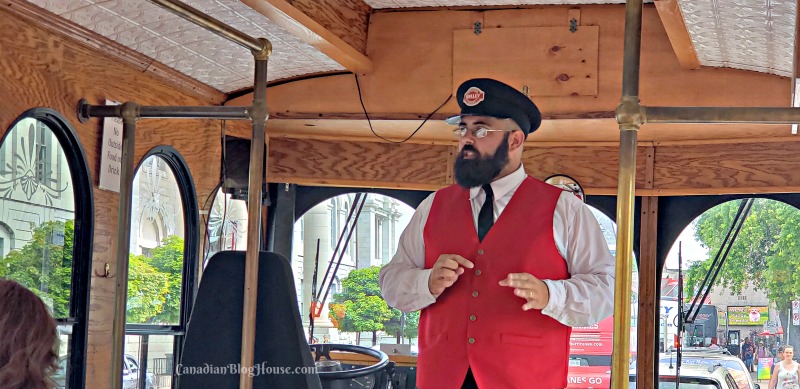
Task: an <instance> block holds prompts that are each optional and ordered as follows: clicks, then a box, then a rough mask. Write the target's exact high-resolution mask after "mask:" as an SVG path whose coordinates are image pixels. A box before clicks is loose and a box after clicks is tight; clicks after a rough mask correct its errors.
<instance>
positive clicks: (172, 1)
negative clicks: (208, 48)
mask: <svg viewBox="0 0 800 389" xmlns="http://www.w3.org/2000/svg"><path fill="white" fill-rule="evenodd" d="M150 1H152V2H153V3H155V4H158V5H160V6H161V7H163V8H165V9H167V10H169V11H172V12H174V13H175V14H177V15H178V16H180V17H182V18H184V19H186V20H188V21H190V22H192V23H194V24H197V25H198V26H200V27H203V28H205V29H206V30H209V31H211V32H213V33H216V34H217V35H219V36H221V37H223V38H225V39H228V40H230V41H233V42H235V43H238V44H240V45H242V46H244V47H245V48H247V49H250V50H251V51H254V52H256V51H262V50H265V49H266V48H265V46H263V44H264V41H262V40H261V39H258V38H253V37H251V36H250V35H247V34H245V33H243V32H241V31H239V30H237V29H235V28H233V27H231V26H229V25H227V24H225V23H222V22H221V21H219V20H217V19H214V18H212V17H211V16H208V15H206V14H204V13H202V12H200V10H198V9H196V8H193V7H191V6H189V5H187V4H184V3H181V2H180V1H177V0H150ZM260 45H262V46H260ZM270 50H271V49H270Z"/></svg>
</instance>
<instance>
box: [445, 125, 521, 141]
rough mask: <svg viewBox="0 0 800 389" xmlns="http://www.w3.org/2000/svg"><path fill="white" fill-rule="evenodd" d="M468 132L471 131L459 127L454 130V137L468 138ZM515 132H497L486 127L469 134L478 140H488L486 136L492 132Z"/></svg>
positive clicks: (464, 127)
mask: <svg viewBox="0 0 800 389" xmlns="http://www.w3.org/2000/svg"><path fill="white" fill-rule="evenodd" d="M467 131H469V130H468V129H467V127H466V126H459V127H458V128H456V129H453V136H455V137H456V138H459V139H461V138H463V137H465V136H467ZM514 131H515V130H495V129H491V128H486V127H478V128H476V129H475V130H472V131H469V132H471V133H472V136H474V137H476V138H478V139H481V138H486V136H487V135H489V133H490V132H514Z"/></svg>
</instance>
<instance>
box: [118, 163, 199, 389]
mask: <svg viewBox="0 0 800 389" xmlns="http://www.w3.org/2000/svg"><path fill="white" fill-rule="evenodd" d="M167 157H170V158H172V157H173V156H172V155H163V156H162V155H161V154H153V155H150V156H148V157H147V158H145V159H144V160H143V161H142V163H141V164H140V166H139V168H138V169H137V171H136V175H135V176H134V180H133V205H132V212H131V215H132V216H131V230H130V231H131V236H130V258H129V264H128V302H127V308H128V309H127V323H128V325H127V326H126V336H125V355H124V363H125V364H124V365H123V376H122V382H123V388H125V389H128V388H130V389H156V388H159V389H163V388H171V387H172V385H173V377H172V371H173V369H172V366H174V364H175V361H176V360H177V359H178V358H179V353H180V346H181V345H182V344H183V342H182V335H181V334H182V333H183V330H184V328H185V321H186V319H187V318H188V313H187V312H182V311H183V310H185V309H188V308H187V304H185V300H186V299H187V298H188V299H189V300H191V294H192V293H193V291H191V290H184V287H185V285H186V280H185V277H187V269H188V271H189V273H188V275H189V276H191V275H192V273H191V269H192V266H191V260H187V259H186V258H184V256H185V253H186V252H187V245H190V244H192V243H191V242H185V241H184V238H185V237H184V234H185V229H186V228H185V224H187V222H186V220H185V218H186V209H187V207H186V206H185V205H186V204H185V203H184V202H187V201H195V200H194V199H184V198H183V195H182V193H186V188H181V187H180V185H179V182H181V181H179V180H178V179H177V177H176V172H175V170H173V169H176V168H177V167H175V166H176V165H175V164H171V163H170V160H174V158H172V159H170V160H168V159H166V158H167ZM184 179H185V177H184ZM187 185H190V184H189V183H187ZM194 223H196V221H195V222H194ZM188 224H189V225H192V224H191V223H188Z"/></svg>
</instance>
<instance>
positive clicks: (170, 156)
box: [125, 145, 200, 387]
mask: <svg viewBox="0 0 800 389" xmlns="http://www.w3.org/2000/svg"><path fill="white" fill-rule="evenodd" d="M152 156H156V157H160V158H162V159H163V160H164V161H165V162H166V163H167V165H169V168H170V169H172V173H173V175H174V176H175V181H176V183H177V186H178V193H179V195H180V196H181V206H182V210H183V217H184V219H183V229H184V234H183V236H184V244H183V270H182V271H183V277H182V280H181V304H180V307H181V308H180V314H179V323H178V324H177V325H157V324H129V323H126V324H125V335H134V336H136V335H138V336H142V337H146V336H150V335H170V336H174V342H173V346H172V347H173V362H178V361H180V360H181V354H182V352H183V338H184V336H185V333H186V326H187V324H188V322H189V318H190V317H191V310H192V306H193V305H194V298H195V294H196V292H197V289H196V288H197V281H198V280H197V279H198V270H197V269H198V262H199V261H200V234H199V231H200V211H199V206H198V203H197V194H196V192H195V187H194V180H193V178H192V174H191V172H190V171H189V166H188V164H187V163H186V160H185V159H184V158H183V156H182V155H181V154H180V153H179V152H178V150H176V149H175V148H173V147H171V146H167V145H160V146H156V147H154V148H152V149H150V150H149V151H148V152H147V153H145V155H144V156H142V158H141V160H139V163H138V164H137V166H136V168H135V169H134V174H136V173H137V172H139V168H141V167H142V165H143V163H144V161H145V160H147V158H150V157H152ZM126 282H127V281H126ZM126 321H127V320H126ZM138 362H139V364H140V366H139V368H140V370H144V371H147V367H148V366H147V359H146V358H144V360H143V361H138ZM173 366H177V363H174V364H173ZM146 376H147V374H146V373H145V374H143V375H142V377H146ZM175 377H176V376H175V371H173V373H172V383H173V387H174V384H175V383H176V382H177V380H176V379H175Z"/></svg>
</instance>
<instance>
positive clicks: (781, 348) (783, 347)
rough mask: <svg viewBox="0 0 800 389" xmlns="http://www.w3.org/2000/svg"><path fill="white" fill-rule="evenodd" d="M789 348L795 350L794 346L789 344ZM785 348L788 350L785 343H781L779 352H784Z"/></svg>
mask: <svg viewBox="0 0 800 389" xmlns="http://www.w3.org/2000/svg"><path fill="white" fill-rule="evenodd" d="M789 348H790V349H792V350H793V351H794V348H793V347H792V346H789ZM783 350H786V345H785V344H783V345H781V346H780V347H778V352H779V353H782V352H783Z"/></svg>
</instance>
